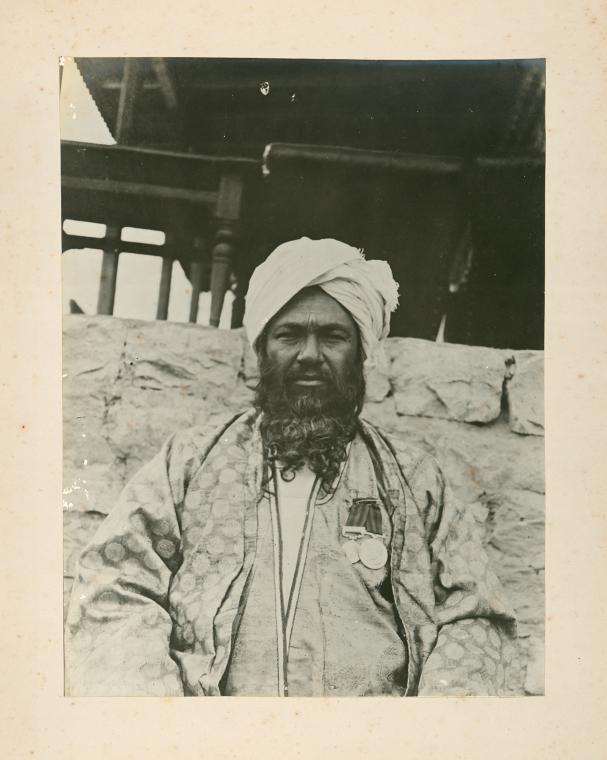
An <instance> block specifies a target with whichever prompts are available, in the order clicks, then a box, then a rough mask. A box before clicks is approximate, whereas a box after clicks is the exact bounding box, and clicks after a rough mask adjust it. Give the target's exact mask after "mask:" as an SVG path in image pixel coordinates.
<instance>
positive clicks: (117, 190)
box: [61, 176, 218, 205]
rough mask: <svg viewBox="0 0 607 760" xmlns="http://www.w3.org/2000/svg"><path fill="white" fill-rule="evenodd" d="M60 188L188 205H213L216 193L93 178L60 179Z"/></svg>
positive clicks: (65, 177) (64, 177) (68, 177)
mask: <svg viewBox="0 0 607 760" xmlns="http://www.w3.org/2000/svg"><path fill="white" fill-rule="evenodd" d="M61 187H62V188H65V189H67V190H91V191H93V192H103V193H114V194H117V195H119V194H123V195H137V196H142V195H143V196H146V197H148V198H161V199H163V200H177V201H187V202H189V203H203V204H207V205H211V204H215V203H216V201H217V196H218V193H217V192H213V191H211V190H190V189H188V188H184V187H170V186H167V185H148V184H146V183H144V182H124V181H122V180H114V179H99V178H94V177H70V176H63V177H62V178H61Z"/></svg>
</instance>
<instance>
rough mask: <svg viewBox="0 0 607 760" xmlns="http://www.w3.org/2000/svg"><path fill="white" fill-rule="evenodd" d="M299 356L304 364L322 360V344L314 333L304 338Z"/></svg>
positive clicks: (316, 362)
mask: <svg viewBox="0 0 607 760" xmlns="http://www.w3.org/2000/svg"><path fill="white" fill-rule="evenodd" d="M297 358H298V360H299V361H300V362H301V363H302V364H318V363H319V362H321V361H322V356H321V353H320V344H319V341H318V338H317V337H316V335H314V333H311V334H310V335H307V336H306V337H305V338H304V343H303V346H302V347H301V350H300V352H299V355H298V357H297Z"/></svg>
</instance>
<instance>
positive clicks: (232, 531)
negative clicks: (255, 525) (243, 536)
mask: <svg viewBox="0 0 607 760" xmlns="http://www.w3.org/2000/svg"><path fill="white" fill-rule="evenodd" d="M241 530H242V527H241V525H240V523H239V522H238V521H237V520H226V522H225V523H223V524H222V526H221V532H222V533H223V534H224V535H225V536H228V538H234V537H236V536H238V535H239V534H240V532H241Z"/></svg>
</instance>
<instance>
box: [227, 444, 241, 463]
mask: <svg viewBox="0 0 607 760" xmlns="http://www.w3.org/2000/svg"><path fill="white" fill-rule="evenodd" d="M227 453H228V454H229V456H231V457H233V458H234V459H242V458H243V455H244V450H243V449H241V448H240V446H234V445H233V444H232V445H231V446H228V449H227Z"/></svg>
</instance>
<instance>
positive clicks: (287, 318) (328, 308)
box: [270, 287, 354, 326]
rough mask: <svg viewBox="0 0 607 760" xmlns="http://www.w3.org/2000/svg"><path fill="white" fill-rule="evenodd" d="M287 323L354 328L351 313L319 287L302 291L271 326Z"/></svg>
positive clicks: (282, 310)
mask: <svg viewBox="0 0 607 760" xmlns="http://www.w3.org/2000/svg"><path fill="white" fill-rule="evenodd" d="M287 322H291V323H303V324H310V323H314V324H317V325H323V324H342V325H351V326H354V320H353V319H352V317H351V315H350V313H349V312H348V311H347V310H346V309H344V307H343V306H342V305H341V304H340V303H338V302H337V301H336V300H335V299H334V298H332V297H331V296H329V295H327V293H325V292H324V291H323V290H321V289H320V288H318V287H312V288H304V289H303V290H300V291H299V293H297V294H296V295H295V296H293V298H291V300H290V301H289V302H288V303H286V304H285V306H283V308H282V309H281V310H280V311H279V312H278V314H277V315H276V316H275V317H274V319H272V321H271V323H270V324H271V325H272V326H276V325H279V324H284V323H287Z"/></svg>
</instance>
